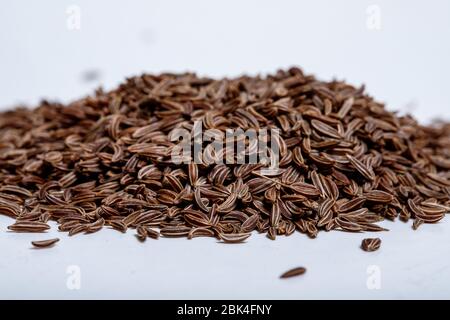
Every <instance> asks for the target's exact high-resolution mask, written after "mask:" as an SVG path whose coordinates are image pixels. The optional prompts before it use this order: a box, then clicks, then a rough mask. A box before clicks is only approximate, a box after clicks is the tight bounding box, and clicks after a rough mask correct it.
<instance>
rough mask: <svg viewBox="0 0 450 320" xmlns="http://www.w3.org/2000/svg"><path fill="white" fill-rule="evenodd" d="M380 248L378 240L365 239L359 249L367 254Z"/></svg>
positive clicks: (379, 240)
mask: <svg viewBox="0 0 450 320" xmlns="http://www.w3.org/2000/svg"><path fill="white" fill-rule="evenodd" d="M380 246H381V239H380V238H367V239H364V240H363V241H362V242H361V249H363V250H364V251H368V252H371V251H376V250H378V249H379V248H380Z"/></svg>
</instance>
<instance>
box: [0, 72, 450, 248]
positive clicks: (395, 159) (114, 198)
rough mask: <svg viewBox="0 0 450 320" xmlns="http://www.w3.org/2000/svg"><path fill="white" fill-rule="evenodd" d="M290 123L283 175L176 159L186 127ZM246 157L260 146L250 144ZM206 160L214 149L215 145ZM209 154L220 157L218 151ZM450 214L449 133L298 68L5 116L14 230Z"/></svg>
mask: <svg viewBox="0 0 450 320" xmlns="http://www.w3.org/2000/svg"><path fill="white" fill-rule="evenodd" d="M196 121H200V122H201V123H202V128H203V129H202V130H209V129H215V130H216V132H219V133H220V132H222V133H225V131H226V130H227V129H230V128H231V129H236V128H241V129H243V130H248V129H251V128H253V129H274V128H276V129H279V132H280V139H279V149H280V157H279V168H280V169H279V170H277V173H276V174H271V175H264V174H261V172H262V171H261V169H262V168H264V167H265V166H267V163H262V162H261V163H256V164H255V163H253V164H252V163H247V164H245V163H244V164H238V163H231V164H229V163H224V164H220V163H211V162H208V161H205V162H203V163H192V162H191V163H186V164H184V163H182V164H175V163H174V162H173V161H171V157H170V154H171V151H173V149H174V147H175V146H176V145H177V143H176V142H174V141H172V140H173V139H171V138H170V137H171V135H172V133H173V131H174V130H175V129H179V128H184V129H187V130H193V129H194V122H196ZM247 149H251V146H250V145H247ZM202 152H204V156H205V157H203V158H204V159H208V154H207V153H208V152H211V150H210V149H208V148H205V149H204V150H203V151H202ZM209 156H210V155H209ZM449 211H450V125H449V124H445V123H443V124H440V125H436V126H429V127H426V126H421V125H419V124H418V123H417V122H416V121H415V120H414V119H413V118H412V117H410V116H402V117H400V116H398V115H396V114H395V113H392V112H389V111H387V110H386V109H385V108H384V106H383V105H382V104H381V103H379V102H376V101H374V100H373V99H372V98H371V97H370V96H368V95H367V94H365V93H364V88H363V87H361V88H354V87H353V86H351V85H349V84H346V83H344V82H340V81H332V82H322V81H319V80H317V79H315V78H314V77H313V76H310V75H305V74H304V73H303V72H302V70H300V69H298V68H291V69H289V70H287V71H278V72H277V73H276V74H274V75H269V76H267V77H264V78H262V77H248V76H242V77H239V78H235V79H221V80H214V79H209V78H199V77H197V76H195V75H194V74H180V75H175V74H161V75H147V74H146V75H142V76H139V77H134V78H130V79H127V81H126V82H125V83H124V84H122V85H120V86H119V87H118V88H117V89H115V90H113V91H110V92H103V91H101V90H98V92H96V94H95V96H92V97H87V98H84V99H81V100H78V101H75V102H73V103H71V104H69V105H61V104H58V103H50V102H46V101H44V102H42V103H41V104H40V106H39V107H37V108H36V109H34V110H29V109H25V108H19V109H16V110H14V111H9V112H4V113H1V114H0V213H1V214H6V215H8V216H10V217H12V218H14V219H15V220H16V222H15V223H14V224H12V225H11V226H9V227H8V228H9V230H12V231H17V232H45V231H46V230H47V229H49V225H48V221H49V220H55V221H57V222H58V224H59V230H61V231H66V232H69V234H70V235H74V234H77V233H92V232H97V231H99V230H101V229H102V228H104V227H110V228H114V229H117V230H119V231H122V232H125V231H126V230H127V229H129V228H133V229H136V232H137V237H138V238H139V239H140V240H145V239H146V238H148V237H150V238H155V239H156V238H158V237H159V236H160V235H161V236H163V237H187V238H189V239H191V238H194V237H198V236H211V237H217V238H218V239H221V240H223V241H225V242H241V241H243V240H245V239H246V238H248V236H249V235H250V233H251V232H252V231H254V230H257V231H258V232H262V233H265V234H267V236H268V237H269V238H270V239H275V238H276V237H277V236H279V235H286V236H288V235H291V234H292V233H294V232H295V230H298V231H300V232H301V233H305V234H307V235H308V236H310V237H316V236H317V234H318V232H319V231H321V230H324V231H329V230H342V231H350V232H362V231H381V230H385V229H383V228H382V227H380V226H378V225H377V224H376V223H377V222H379V221H381V220H383V219H385V218H387V219H390V220H394V219H396V218H399V219H401V220H404V221H407V220H408V219H415V223H414V226H415V228H416V227H418V226H419V225H420V224H421V223H435V222H438V221H439V220H441V219H442V218H443V217H444V215H445V214H446V213H448V212H449Z"/></svg>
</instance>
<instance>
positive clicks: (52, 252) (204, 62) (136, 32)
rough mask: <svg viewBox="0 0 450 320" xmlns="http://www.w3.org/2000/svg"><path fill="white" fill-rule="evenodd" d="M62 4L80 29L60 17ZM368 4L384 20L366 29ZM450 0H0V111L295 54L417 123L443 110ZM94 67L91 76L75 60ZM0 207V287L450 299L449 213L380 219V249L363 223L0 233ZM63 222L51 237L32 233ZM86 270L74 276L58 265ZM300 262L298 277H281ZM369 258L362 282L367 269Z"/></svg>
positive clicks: (14, 291)
mask: <svg viewBox="0 0 450 320" xmlns="http://www.w3.org/2000/svg"><path fill="white" fill-rule="evenodd" d="M70 5H76V6H78V8H79V9H80V10H81V29H80V30H70V29H69V28H67V19H68V17H69V16H68V14H67V13H66V10H67V9H68V8H69V6H70ZM371 5H376V6H378V7H377V8H379V10H380V13H381V16H380V17H381V30H373V29H370V28H368V27H367V19H368V18H369V15H368V13H367V9H368V8H369V6H371ZM449 39H450V2H449V1H446V0H442V1H439V0H433V1H399V0H396V1H380V0H378V1H377V0H374V1H364V0H341V1H332V0H329V1H323V0H321V1H272V2H269V1H256V0H255V1H242V0H241V1H223V2H220V3H219V2H218V1H181V0H180V1H133V0H129V1H121V2H119V1H106V0H105V1H87V0H86V1H80V0H73V1H61V0H55V1H33V2H32V1H17V0H14V1H12V0H11V1H10V0H2V1H1V4H0V109H6V108H10V107H12V106H14V105H17V104H19V103H24V104H27V105H31V106H33V105H36V104H37V103H38V102H39V100H40V99H41V98H48V99H57V100H59V101H63V102H67V101H70V100H71V99H75V98H78V97H81V96H85V95H87V94H90V93H92V91H93V90H94V89H95V88H97V87H98V86H100V85H102V86H103V87H104V88H105V89H109V88H113V87H114V86H116V85H117V84H119V83H120V82H121V81H123V79H124V78H125V77H126V76H131V75H135V74H139V73H142V72H160V71H175V72H181V71H194V72H197V73H198V74H200V75H208V76H214V77H223V76H236V75H239V74H242V73H249V74H253V75H254V74H257V73H262V74H266V73H268V72H274V71H275V70H276V69H278V68H286V67H289V66H291V65H298V66H301V67H302V68H303V69H304V70H305V71H306V72H307V73H314V74H316V75H317V76H319V77H320V78H321V79H332V78H333V77H336V78H338V79H342V80H346V81H348V82H351V83H353V84H355V85H360V84H362V83H365V84H366V86H367V91H368V92H369V93H370V94H371V95H373V96H374V97H376V98H377V99H378V100H381V101H384V102H386V103H387V105H388V107H389V108H390V109H391V110H399V111H401V112H402V113H405V112H411V113H413V114H414V116H416V117H417V118H418V119H419V120H420V121H421V122H424V123H425V122H429V121H430V120H432V119H436V118H437V119H447V120H449V119H450V90H449V88H450V86H449V80H448V75H449V74H450V63H449V60H448V59H449V58H448V57H449V56H450V42H449ZM94 71H95V72H96V73H97V74H98V77H97V78H96V79H93V80H90V81H86V79H85V78H86V72H94ZM11 222H12V221H11V220H10V219H8V218H6V217H0V252H1V255H0V298H14V299H16V298H62V299H73V298H74V299H78V298H134V299H139V298H177V299H185V298H210V299H215V298H261V299H263V298H271V299H277V298H280V299H282V298H288V299H308V298H334V299H336V298H337V299H339V298H356V299H359V298H375V299H378V298H400V299H404V298H447V299H448V298H450V258H449V257H450V255H449V254H450V249H449V246H448V243H449V241H450V221H449V220H448V219H447V220H444V221H443V222H441V223H439V224H438V225H425V226H422V227H421V228H420V229H419V230H418V231H416V232H413V231H412V230H411V228H410V225H409V224H403V223H401V222H398V223H390V222H386V223H385V225H386V226H387V227H388V228H390V229H391V231H390V232H385V233H383V234H381V235H379V236H380V237H381V238H382V240H383V243H382V248H381V249H380V250H379V251H378V252H374V253H365V252H363V251H362V250H361V249H359V248H358V246H359V244H360V241H361V240H362V239H363V238H364V237H366V236H370V234H348V233H341V232H332V233H320V234H319V237H318V238H317V239H315V240H310V239H308V238H307V237H306V236H304V235H300V234H295V235H293V236H291V237H289V238H284V237H280V238H278V239H277V241H270V240H268V239H266V238H264V237H263V236H261V235H255V236H253V237H251V238H250V239H249V240H248V241H247V243H245V244H240V245H225V244H220V243H217V241H216V240H214V239H194V240H191V241H188V240H185V239H161V240H159V241H151V240H148V241H146V242H145V243H139V242H138V241H137V240H136V239H135V238H134V236H133V235H132V233H131V232H129V233H128V234H126V235H122V234H120V233H118V232H116V231H113V230H105V231H103V232H101V233H98V234H93V235H88V236H75V237H72V238H68V237H66V236H65V234H59V233H57V232H56V231H51V232H49V233H48V234H47V235H30V234H25V235H23V234H14V233H9V232H7V231H6V227H7V225H9V224H10V223H11ZM54 235H55V236H58V237H60V238H61V241H60V242H59V243H58V244H57V245H56V246H55V248H52V249H46V250H34V249H31V248H30V241H31V240H36V239H44V238H48V237H50V236H54ZM72 265H75V266H78V267H79V268H80V271H81V288H80V290H69V289H68V288H67V285H66V284H67V280H68V278H69V276H70V275H69V274H67V273H66V271H67V268H68V267H69V266H72ZM299 265H303V266H305V267H307V269H308V271H307V273H306V274H305V275H304V276H303V277H299V278H295V279H294V278H293V279H289V280H280V279H278V276H279V275H280V274H281V273H282V272H283V271H286V270H287V269H289V268H291V267H296V266H299ZM371 265H375V266H377V267H379V271H380V280H381V288H380V289H378V290H377V289H375V290H370V289H369V288H368V287H367V281H368V278H369V277H370V275H369V274H368V273H367V268H368V267H369V266H371Z"/></svg>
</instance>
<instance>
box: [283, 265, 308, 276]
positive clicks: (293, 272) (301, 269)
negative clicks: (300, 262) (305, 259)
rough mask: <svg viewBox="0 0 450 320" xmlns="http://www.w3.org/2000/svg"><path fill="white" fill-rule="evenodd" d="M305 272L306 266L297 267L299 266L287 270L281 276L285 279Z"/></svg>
mask: <svg viewBox="0 0 450 320" xmlns="http://www.w3.org/2000/svg"><path fill="white" fill-rule="evenodd" d="M305 272H306V268H304V267H297V268H294V269H291V270H289V271H286V272H285V273H283V274H282V275H281V276H280V278H281V279H285V278H291V277H296V276H300V275H302V274H304V273H305Z"/></svg>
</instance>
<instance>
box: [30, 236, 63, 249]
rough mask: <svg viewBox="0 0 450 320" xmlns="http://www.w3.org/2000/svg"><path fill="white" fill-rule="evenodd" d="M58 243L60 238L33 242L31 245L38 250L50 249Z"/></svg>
mask: <svg viewBox="0 0 450 320" xmlns="http://www.w3.org/2000/svg"><path fill="white" fill-rule="evenodd" d="M58 241H59V238H54V239H48V240H39V241H32V242H31V244H32V245H33V246H35V247H36V248H48V247H51V246H53V245H54V244H55V243H57V242H58Z"/></svg>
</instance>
